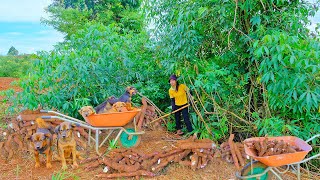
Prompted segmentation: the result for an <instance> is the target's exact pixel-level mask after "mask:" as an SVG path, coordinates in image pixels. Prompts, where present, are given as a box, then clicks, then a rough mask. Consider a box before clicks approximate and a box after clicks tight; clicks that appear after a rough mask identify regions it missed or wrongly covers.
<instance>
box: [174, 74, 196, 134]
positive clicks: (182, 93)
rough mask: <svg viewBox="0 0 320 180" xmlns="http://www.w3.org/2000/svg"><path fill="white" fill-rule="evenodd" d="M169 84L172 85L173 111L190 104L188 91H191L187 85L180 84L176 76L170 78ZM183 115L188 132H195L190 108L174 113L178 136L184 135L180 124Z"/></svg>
mask: <svg viewBox="0 0 320 180" xmlns="http://www.w3.org/2000/svg"><path fill="white" fill-rule="evenodd" d="M169 83H170V85H171V88H170V89H169V96H170V99H171V106H172V110H173V111H174V110H177V109H179V108H181V107H183V106H185V105H187V104H188V98H187V91H189V89H188V87H187V86H186V85H184V84H179V82H178V81H177V76H176V75H171V76H170V79H169ZM181 113H182V116H183V119H184V122H185V123H186V126H187V129H188V131H189V132H192V131H193V128H192V125H191V122H190V119H189V112H188V108H184V109H181V110H179V111H177V112H175V113H174V117H175V120H176V129H177V134H178V135H182V134H183V132H182V131H181V123H180V120H181Z"/></svg>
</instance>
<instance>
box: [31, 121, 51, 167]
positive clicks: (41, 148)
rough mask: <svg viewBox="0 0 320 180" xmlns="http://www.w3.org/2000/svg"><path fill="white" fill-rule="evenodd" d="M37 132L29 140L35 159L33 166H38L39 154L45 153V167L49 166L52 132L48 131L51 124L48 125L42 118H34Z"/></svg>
mask: <svg viewBox="0 0 320 180" xmlns="http://www.w3.org/2000/svg"><path fill="white" fill-rule="evenodd" d="M36 123H37V132H36V133H34V134H33V135H32V136H31V141H32V142H33V147H34V151H33V152H34V157H35V160H36V165H35V167H36V168H38V167H40V158H39V155H40V154H45V155H46V157H47V162H46V167H47V168H51V167H52V165H51V158H52V151H51V146H52V134H51V133H50V129H52V127H51V126H49V125H48V124H47V123H46V122H45V121H44V120H43V119H42V118H37V119H36Z"/></svg>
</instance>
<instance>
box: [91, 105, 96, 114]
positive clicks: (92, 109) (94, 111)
mask: <svg viewBox="0 0 320 180" xmlns="http://www.w3.org/2000/svg"><path fill="white" fill-rule="evenodd" d="M90 109H91V111H92V112H93V113H94V114H95V113H96V110H94V108H93V107H92V106H90Z"/></svg>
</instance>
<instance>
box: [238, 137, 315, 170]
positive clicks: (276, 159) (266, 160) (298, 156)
mask: <svg viewBox="0 0 320 180" xmlns="http://www.w3.org/2000/svg"><path fill="white" fill-rule="evenodd" d="M265 138H266V137H254V138H249V139H246V140H244V150H245V152H246V154H247V155H248V156H251V157H252V158H254V159H255V160H257V161H260V162H262V163H263V164H265V165H267V166H270V167H278V166H283V165H289V164H294V163H296V162H299V161H302V160H303V159H304V158H305V156H306V155H307V154H308V153H309V151H311V150H312V147H311V146H310V145H309V144H308V143H306V142H305V141H303V140H302V139H300V138H297V137H294V136H280V137H267V138H268V141H270V140H271V141H272V140H277V141H280V140H283V141H284V142H285V143H289V145H291V146H296V147H298V148H299V149H301V150H302V151H298V152H295V153H286V154H279V155H272V156H263V157H259V156H256V155H255V153H254V151H253V149H252V148H250V147H248V145H247V143H250V142H252V141H258V142H261V141H263V140H264V139H265Z"/></svg>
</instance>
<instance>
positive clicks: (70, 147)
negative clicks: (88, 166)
mask: <svg viewBox="0 0 320 180" xmlns="http://www.w3.org/2000/svg"><path fill="white" fill-rule="evenodd" d="M73 127H74V126H73V125H71V123H69V122H63V123H61V124H60V125H59V126H57V127H56V128H55V132H56V133H57V134H58V142H57V149H58V155H59V156H60V157H58V159H59V160H61V163H62V169H67V164H66V159H68V158H72V162H73V168H77V167H78V163H77V158H79V159H82V158H81V157H80V154H79V152H78V151H77V150H76V146H77V144H76V141H75V139H74V136H73Z"/></svg>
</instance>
